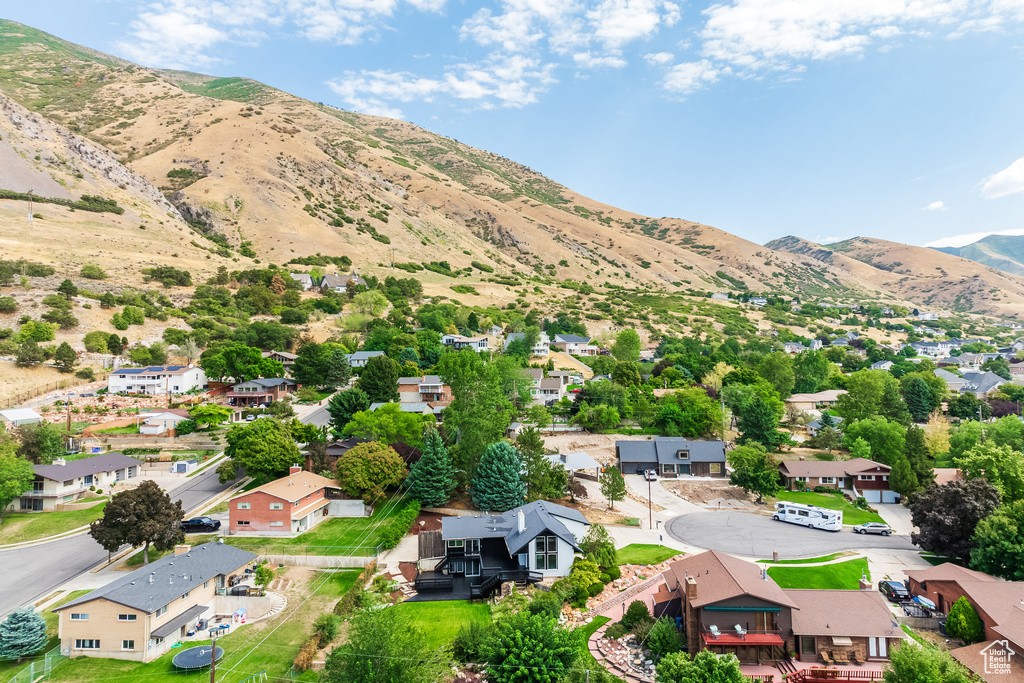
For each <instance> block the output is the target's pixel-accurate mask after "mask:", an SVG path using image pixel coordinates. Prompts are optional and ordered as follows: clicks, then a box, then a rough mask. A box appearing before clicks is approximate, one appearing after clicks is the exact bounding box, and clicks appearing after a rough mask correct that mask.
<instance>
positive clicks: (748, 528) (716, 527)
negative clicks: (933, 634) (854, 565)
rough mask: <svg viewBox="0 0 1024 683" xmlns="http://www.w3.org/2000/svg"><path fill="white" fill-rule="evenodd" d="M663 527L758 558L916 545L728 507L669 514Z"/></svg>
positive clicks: (692, 541)
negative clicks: (727, 508) (776, 518)
mask: <svg viewBox="0 0 1024 683" xmlns="http://www.w3.org/2000/svg"><path fill="white" fill-rule="evenodd" d="M665 531H666V532H668V535H669V536H671V537H672V538H674V539H676V540H677V541H680V542H682V543H686V544H688V545H692V546H695V547H698V548H705V549H707V550H721V551H722V552H725V553H729V554H731V555H744V556H748V557H757V558H762V559H768V558H771V557H772V552H773V551H778V553H779V557H780V558H785V559H796V558H802V557H818V556H821V555H828V554H830V553H834V552H838V551H841V550H864V549H867V548H887V549H895V550H914V549H915V548H916V546H914V545H913V544H912V543H911V542H910V538H908V537H906V536H901V535H894V536H874V535H861V534H855V533H853V531H852V530H851V529H850V528H844V529H843V530H842V531H822V530H820V529H808V528H807V527H803V526H797V525H796V524H789V523H787V522H776V521H775V520H773V519H772V518H770V517H762V516H760V515H752V514H750V513H749V512H734V511H731V510H728V511H722V512H717V511H708V512H694V513H690V514H687V515H680V516H679V517H673V518H672V519H670V520H668V522H666V523H665Z"/></svg>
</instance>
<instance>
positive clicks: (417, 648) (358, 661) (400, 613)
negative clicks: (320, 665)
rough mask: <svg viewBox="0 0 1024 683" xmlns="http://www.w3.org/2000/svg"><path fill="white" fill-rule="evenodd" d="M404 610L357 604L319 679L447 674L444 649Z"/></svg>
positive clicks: (429, 681) (353, 681) (376, 680)
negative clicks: (362, 606)
mask: <svg viewBox="0 0 1024 683" xmlns="http://www.w3.org/2000/svg"><path fill="white" fill-rule="evenodd" d="M430 643H431V639H430V638H429V637H428V636H427V634H426V633H425V632H424V631H423V630H421V628H420V627H419V625H418V624H417V622H415V621H414V620H413V618H412V616H411V612H410V611H409V610H401V609H368V610H360V611H359V612H357V613H356V615H355V616H354V617H352V618H351V619H350V620H349V626H348V630H347V638H346V640H345V642H344V643H342V644H341V645H338V646H337V647H335V648H334V649H332V650H331V651H330V653H329V654H328V655H327V661H326V663H325V664H324V670H323V672H322V673H321V675H320V680H321V681H322V682H323V683H397V682H398V681H401V682H402V683H437V681H443V680H446V679H447V678H448V677H449V676H450V675H451V665H452V662H451V658H450V656H449V655H448V653H447V651H446V650H443V649H439V648H435V647H433V646H432V645H431V644H430Z"/></svg>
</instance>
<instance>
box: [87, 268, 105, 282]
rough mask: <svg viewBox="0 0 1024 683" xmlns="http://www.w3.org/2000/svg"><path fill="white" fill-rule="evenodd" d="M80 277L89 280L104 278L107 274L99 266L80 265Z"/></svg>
mask: <svg viewBox="0 0 1024 683" xmlns="http://www.w3.org/2000/svg"><path fill="white" fill-rule="evenodd" d="M82 277H84V278H86V279H89V280H104V279H106V277H107V274H106V273H104V272H103V269H102V268H100V267H99V266H82Z"/></svg>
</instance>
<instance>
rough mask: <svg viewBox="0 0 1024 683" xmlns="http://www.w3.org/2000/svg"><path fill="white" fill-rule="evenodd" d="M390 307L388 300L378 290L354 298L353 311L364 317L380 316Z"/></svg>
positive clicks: (361, 293) (359, 294)
mask: <svg viewBox="0 0 1024 683" xmlns="http://www.w3.org/2000/svg"><path fill="white" fill-rule="evenodd" d="M387 307H388V298H387V297H386V296H385V295H384V292H381V291H380V290H377V289H371V290H370V291H368V292H359V293H358V294H356V295H355V296H354V297H352V310H353V311H355V312H356V313H362V314H363V315H372V316H374V317H377V316H379V315H380V314H381V313H383V312H384V309H386V308H387Z"/></svg>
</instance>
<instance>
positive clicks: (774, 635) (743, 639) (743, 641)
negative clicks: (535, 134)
mask: <svg viewBox="0 0 1024 683" xmlns="http://www.w3.org/2000/svg"><path fill="white" fill-rule="evenodd" d="M700 635H701V639H702V640H703V641H704V644H705V645H785V643H786V641H785V639H783V637H782V631H781V630H779V629H767V630H757V629H746V630H744V631H742V632H737V631H736V629H735V628H722V629H719V631H718V633H717V634H716V633H714V632H712V631H711V630H710V629H707V628H702V629H701V631H700Z"/></svg>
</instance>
